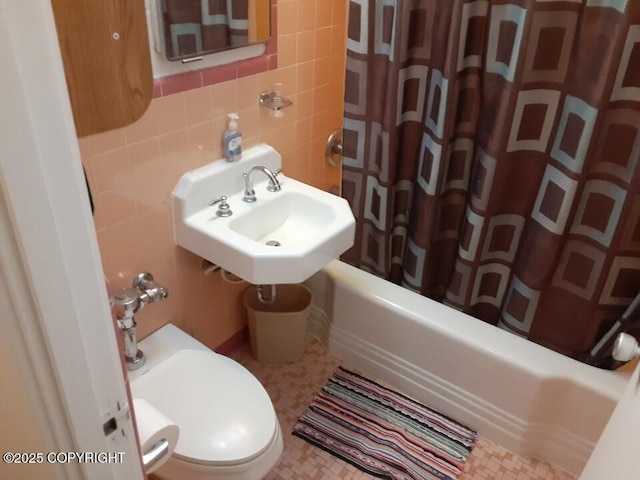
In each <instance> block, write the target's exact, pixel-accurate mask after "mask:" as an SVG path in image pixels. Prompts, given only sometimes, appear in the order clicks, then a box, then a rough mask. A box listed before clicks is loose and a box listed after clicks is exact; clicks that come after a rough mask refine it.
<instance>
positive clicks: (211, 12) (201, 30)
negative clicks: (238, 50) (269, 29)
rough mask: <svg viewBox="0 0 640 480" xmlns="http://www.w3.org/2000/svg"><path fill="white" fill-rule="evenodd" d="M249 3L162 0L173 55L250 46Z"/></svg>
mask: <svg viewBox="0 0 640 480" xmlns="http://www.w3.org/2000/svg"><path fill="white" fill-rule="evenodd" d="M248 4H249V0H162V1H161V3H160V5H161V8H162V14H163V19H164V20H163V21H164V24H165V40H166V42H165V43H166V48H167V52H168V56H169V58H171V59H176V58H183V57H188V56H193V55H198V54H203V53H204V54H206V53H210V52H213V51H217V50H224V49H227V48H230V47H235V46H243V45H246V44H247V43H248V42H249V37H248V35H249V32H248V28H249V27H248V25H249V6H248Z"/></svg>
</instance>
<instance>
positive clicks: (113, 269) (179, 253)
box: [80, 0, 348, 348]
mask: <svg viewBox="0 0 640 480" xmlns="http://www.w3.org/2000/svg"><path fill="white" fill-rule="evenodd" d="M347 3H348V2H347V1H346V0H279V1H278V5H277V9H276V10H277V24H278V38H277V45H278V52H277V53H278V68H277V69H274V70H269V71H265V72H263V73H258V74H255V75H251V76H246V77H243V78H239V79H236V80H231V81H226V82H223V83H216V84H213V85H209V86H204V87H201V88H196V89H192V90H188V91H182V92H179V93H175V94H172V95H166V96H162V97H158V98H154V99H153V100H152V102H151V105H150V107H149V109H148V110H147V112H146V113H145V115H144V116H143V117H142V118H141V119H140V120H138V121H137V122H136V123H134V124H132V125H130V126H128V127H125V128H122V129H118V130H113V131H109V132H106V133H102V134H98V135H94V136H91V137H86V138H83V139H81V140H80V148H81V152H82V157H83V161H84V164H85V167H86V169H87V174H88V176H89V182H90V185H91V188H92V191H93V195H94V201H95V205H96V213H95V227H96V231H97V235H98V242H99V245H100V252H101V255H102V261H103V266H104V270H105V274H106V275H107V277H108V278H109V280H110V282H111V285H112V287H113V288H118V287H125V286H126V287H128V286H130V282H131V279H132V278H133V276H134V275H135V274H136V273H138V272H141V271H150V272H152V273H153V274H154V276H155V277H156V279H157V280H158V281H159V282H161V283H162V284H164V285H166V286H167V287H168V288H169V298H168V299H167V300H166V301H165V302H163V303H158V304H153V305H150V306H148V307H147V308H145V309H144V310H143V311H141V312H140V314H139V315H138V316H137V320H138V329H139V332H140V336H141V337H142V338H143V337H145V336H147V335H148V334H149V333H151V332H153V331H154V330H156V329H158V328H159V327H161V326H162V325H164V324H165V323H167V322H171V323H174V324H175V325H177V326H179V327H181V328H183V329H184V330H185V331H187V332H189V333H191V332H192V331H193V333H194V334H195V336H196V338H198V339H199V340H201V341H202V342H203V343H205V344H206V345H208V346H210V347H211V348H215V347H217V346H218V345H220V344H222V343H223V342H225V341H226V340H227V339H229V338H230V337H232V336H234V335H235V334H237V333H238V332H239V331H241V330H242V329H243V328H244V327H245V325H246V320H245V317H244V311H243V308H242V305H241V292H242V291H243V290H244V289H245V288H246V284H244V285H230V284H228V283H225V282H224V281H223V280H222V279H221V278H220V276H219V275H218V274H211V275H208V276H204V275H203V273H202V269H201V259H200V258H198V257H196V256H195V255H193V254H191V253H189V252H187V251H185V250H183V249H181V248H180V247H176V246H175V245H174V244H173V233H172V220H171V218H172V217H171V215H172V214H171V191H172V190H173V187H174V186H175V184H176V182H177V181H178V178H179V177H180V176H181V175H182V174H183V173H184V172H186V171H188V170H190V169H193V168H196V167H200V166H202V165H205V164H207V163H210V162H212V161H215V160H217V159H219V158H221V157H222V154H221V147H220V143H221V137H222V133H223V131H224V129H225V125H226V122H225V117H226V114H227V113H228V112H233V111H235V112H238V113H239V115H240V122H239V124H240V128H241V130H242V132H243V137H244V144H245V148H249V147H251V146H252V145H256V144H257V143H259V142H266V143H269V144H271V145H273V146H274V147H275V148H276V149H278V150H279V151H280V153H281V154H282V156H283V171H284V172H285V173H286V174H287V175H288V176H291V177H294V178H296V179H298V180H301V181H304V182H307V183H309V184H311V185H314V186H316V187H319V188H322V189H328V188H329V187H330V186H331V185H339V183H340V171H339V168H335V167H334V168H331V167H328V166H327V165H326V164H325V162H324V142H325V140H326V138H327V136H328V135H329V133H330V132H331V131H333V130H334V129H336V128H340V127H341V126H342V113H343V89H344V62H345V42H346V15H347ZM276 82H280V83H283V84H284V87H283V89H284V93H285V95H286V96H288V97H289V98H290V99H291V100H292V101H293V106H292V107H290V108H288V109H287V110H286V111H285V116H284V118H280V119H277V118H273V117H271V116H269V115H268V113H267V112H266V111H265V110H264V109H259V108H258V97H259V94H260V92H261V91H264V90H267V89H269V88H270V87H271V85H272V84H273V83H276Z"/></svg>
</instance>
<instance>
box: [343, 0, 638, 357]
mask: <svg viewBox="0 0 640 480" xmlns="http://www.w3.org/2000/svg"><path fill="white" fill-rule="evenodd" d="M347 43H348V52H347V66H346V80H345V82H346V90H345V118H344V151H343V154H344V157H343V195H344V196H345V198H347V199H348V200H349V202H350V204H351V206H352V209H353V213H354V215H355V216H356V219H357V232H356V243H355V245H354V247H353V248H352V249H351V250H349V251H348V252H347V253H346V254H345V255H344V256H343V260H345V261H347V262H349V263H351V264H353V265H355V266H358V267H360V268H362V269H365V270H367V271H369V272H372V273H374V274H376V275H379V276H382V277H384V278H387V279H388V280H390V281H392V282H394V283H397V284H401V285H403V286H405V287H406V288H408V289H411V290H414V291H416V292H419V293H421V294H423V295H426V296H428V297H431V298H433V299H436V300H439V301H442V302H444V303H445V304H448V305H450V306H452V307H454V308H456V309H459V310H462V311H464V312H467V313H469V314H471V315H473V316H475V317H477V318H478V319H481V320H483V321H485V322H488V323H491V324H494V325H497V326H499V327H500V328H503V329H506V330H508V331H510V332H513V333H515V334H518V335H521V336H523V337H526V338H528V339H530V340H532V341H534V342H537V343H539V344H542V345H545V346H547V347H550V348H552V349H554V350H556V351H558V352H561V353H564V354H566V355H568V356H571V357H574V358H577V359H580V360H583V361H584V360H585V359H586V358H587V357H588V354H589V351H590V349H591V348H592V347H593V346H594V345H595V344H596V343H597V341H598V339H599V338H601V337H602V336H603V335H604V334H605V333H606V332H607V331H608V330H609V329H610V327H611V326H612V325H613V324H614V323H615V322H616V321H617V320H618V319H619V318H620V317H621V315H622V314H623V312H624V311H625V309H626V308H627V306H628V305H629V304H630V302H631V301H632V300H633V298H634V297H635V296H636V295H637V294H638V292H639V290H640V165H639V164H640V160H639V157H640V2H638V1H635V0H582V1H581V0H564V1H563V0H544V1H543V0H538V1H533V0H512V1H505V0H491V1H488V0H476V1H463V0H371V1H368V0H352V1H351V2H350V7H349V24H348V40H347ZM635 317H636V319H637V314H636V315H635ZM633 320H634V318H631V319H629V321H630V322H632V321H633Z"/></svg>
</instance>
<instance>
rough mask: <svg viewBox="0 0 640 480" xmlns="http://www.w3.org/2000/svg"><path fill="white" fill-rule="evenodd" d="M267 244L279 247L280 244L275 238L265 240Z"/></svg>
mask: <svg viewBox="0 0 640 480" xmlns="http://www.w3.org/2000/svg"><path fill="white" fill-rule="evenodd" d="M267 245H269V246H270V247H279V246H280V245H282V244H281V243H280V242H279V241H277V240H269V241H268V242H267Z"/></svg>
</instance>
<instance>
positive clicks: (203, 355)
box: [131, 350, 277, 465]
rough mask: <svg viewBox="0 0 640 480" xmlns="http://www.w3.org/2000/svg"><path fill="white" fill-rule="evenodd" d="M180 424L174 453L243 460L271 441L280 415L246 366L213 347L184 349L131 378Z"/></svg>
mask: <svg viewBox="0 0 640 480" xmlns="http://www.w3.org/2000/svg"><path fill="white" fill-rule="evenodd" d="M131 392H132V394H133V397H134V398H143V399H144V400H146V401H147V402H149V403H151V404H152V405H153V406H154V407H155V408H157V409H158V410H159V411H160V412H162V413H163V414H164V415H165V416H167V417H168V418H170V419H171V420H173V421H174V422H175V423H176V424H177V425H178V427H179V428H180V437H179V439H178V444H177V445H176V448H175V450H174V455H176V456H177V457H178V458H182V459H183V460H185V461H189V462H195V463H201V464H205V465H213V464H225V465H228V464H234V463H243V462H246V461H248V460H249V459H251V458H253V457H255V456H257V455H259V454H260V453H262V451H263V450H265V449H266V448H267V447H268V445H269V443H270V442H271V440H272V438H273V436H274V434H275V432H276V424H277V418H276V414H275V411H274V409H273V405H272V403H271V399H270V398H269V395H268V394H267V392H266V391H265V389H264V387H263V386H262V385H261V384H260V382H258V380H257V379H256V378H255V377H254V376H253V375H252V374H251V373H250V372H249V371H248V370H247V369H246V368H244V367H243V366H242V365H240V364H239V363H237V362H235V361H233V360H231V359H230V358H227V357H224V356H222V355H218V354H216V353H213V352H210V351H198V350H180V351H179V352H177V353H176V354H174V355H172V356H171V357H169V358H168V359H167V360H165V361H163V362H162V363H160V364H159V365H158V366H156V367H154V368H153V369H151V370H150V371H149V372H148V373H146V374H144V375H143V376H142V377H140V378H138V379H136V380H135V381H134V382H132V383H131Z"/></svg>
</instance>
